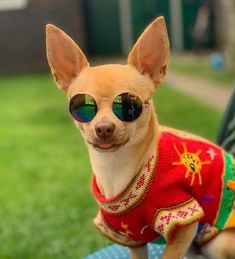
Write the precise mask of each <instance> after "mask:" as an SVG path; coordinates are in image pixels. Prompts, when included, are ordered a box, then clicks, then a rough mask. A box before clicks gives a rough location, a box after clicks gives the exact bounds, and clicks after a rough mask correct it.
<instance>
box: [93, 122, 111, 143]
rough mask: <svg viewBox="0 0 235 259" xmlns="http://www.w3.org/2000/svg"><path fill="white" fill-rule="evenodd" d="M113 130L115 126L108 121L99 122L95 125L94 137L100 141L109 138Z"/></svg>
mask: <svg viewBox="0 0 235 259" xmlns="http://www.w3.org/2000/svg"><path fill="white" fill-rule="evenodd" d="M114 130H115V125H114V124H113V123H112V122H109V121H101V122H98V123H97V124H96V125H95V132H96V135H97V136H98V137H99V138H101V139H107V138H110V137H111V136H112V135H113V132H114Z"/></svg>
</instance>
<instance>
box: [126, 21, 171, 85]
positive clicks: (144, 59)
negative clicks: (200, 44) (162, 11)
mask: <svg viewBox="0 0 235 259" xmlns="http://www.w3.org/2000/svg"><path fill="white" fill-rule="evenodd" d="M169 56H170V48H169V40H168V36H167V30H166V24H165V20H164V18H163V17H162V16H161V17H158V18H157V19H156V20H154V21H153V22H152V23H151V24H150V25H149V26H148V27H147V28H146V29H145V31H144V32H143V33H142V35H141V36H140V37H139V39H138V40H137V42H136V43H135V45H134V47H133V48H132V50H131V52H130V54H129V56H128V64H130V65H133V66H135V67H136V68H137V70H138V71H139V72H140V73H142V74H148V75H149V77H150V78H151V79H152V80H153V82H154V84H155V85H156V86H157V85H159V84H160V83H161V82H162V81H163V79H164V78H165V74H166V69H167V65H168V60H169Z"/></svg>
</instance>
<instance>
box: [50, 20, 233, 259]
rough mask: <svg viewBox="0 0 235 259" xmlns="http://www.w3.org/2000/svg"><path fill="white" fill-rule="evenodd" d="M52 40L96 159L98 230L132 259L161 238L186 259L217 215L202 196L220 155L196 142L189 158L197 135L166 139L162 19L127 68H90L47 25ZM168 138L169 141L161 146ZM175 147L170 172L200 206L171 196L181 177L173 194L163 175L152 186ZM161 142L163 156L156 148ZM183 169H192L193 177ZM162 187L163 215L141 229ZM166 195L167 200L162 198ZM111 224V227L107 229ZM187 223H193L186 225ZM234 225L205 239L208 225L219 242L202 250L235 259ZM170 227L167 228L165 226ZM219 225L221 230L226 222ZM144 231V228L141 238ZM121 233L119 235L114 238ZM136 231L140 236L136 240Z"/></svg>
mask: <svg viewBox="0 0 235 259" xmlns="http://www.w3.org/2000/svg"><path fill="white" fill-rule="evenodd" d="M46 32H47V57H48V62H49V65H50V68H51V71H52V74H53V77H54V79H55V81H56V83H57V85H58V87H59V88H60V89H61V90H63V91H64V92H65V93H66V94H67V96H68V99H69V101H70V108H69V109H70V113H71V115H72V117H73V119H74V122H75V124H76V126H77V127H78V128H79V129H80V130H81V132H82V135H83V137H84V139H85V142H86V145H87V148H88V151H89V156H90V160H91V164H92V169H93V172H94V178H93V193H94V195H95V196H96V199H97V201H98V203H99V206H100V208H101V212H100V213H99V214H98V216H97V218H96V220H95V223H96V225H97V227H98V228H99V229H100V230H101V232H102V233H103V234H105V235H106V236H108V237H109V238H111V239H112V240H114V241H117V242H118V243H121V244H124V245H127V246H129V247H130V253H131V258H133V259H138V258H139V259H143V258H147V249H146V243H147V242H148V240H150V241H151V240H153V239H156V238H158V237H159V236H160V235H162V236H164V237H165V240H166V241H169V242H168V244H167V245H166V248H165V251H164V254H163V257H162V258H169V259H174V258H182V257H183V256H184V255H185V253H186V251H187V249H188V248H189V246H190V245H191V243H192V241H193V240H194V238H195V234H196V232H197V229H198V226H199V223H198V222H199V221H200V222H201V219H204V218H207V217H206V216H204V217H203V215H204V208H207V207H206V206H209V208H212V206H211V205H210V204H209V203H210V202H212V201H213V200H216V199H217V196H218V195H217V196H216V193H214V194H212V193H209V194H207V196H205V197H204V196H202V195H201V189H199V188H203V186H204V184H205V183H206V182H207V180H206V177H205V174H206V171H205V170H207V168H209V167H210V165H211V164H212V162H213V161H214V160H215V158H216V157H218V156H219V153H220V152H221V151H220V149H219V148H217V147H216V146H214V145H212V144H208V143H207V144H205V145H206V148H208V151H207V152H205V154H204V153H203V152H204V151H203V147H202V148H201V147H200V145H202V146H203V145H204V144H202V142H201V141H202V140H201V139H199V138H195V139H196V140H195V141H194V142H193V143H194V144H193V145H194V146H195V145H196V147H195V148H194V150H193V148H192V150H193V151H192V150H191V151H190V152H189V151H188V150H187V148H189V146H190V143H189V142H188V139H189V138H190V136H191V135H190V136H188V135H184V133H180V132H178V131H174V130H172V133H169V134H168V133H164V132H165V131H167V130H166V129H165V128H162V127H160V126H159V124H158V122H157V119H156V115H155V111H154V108H153V104H152V101H151V96H152V95H153V93H154V91H155V89H156V88H157V86H159V84H160V83H161V82H162V81H163V80H164V78H165V74H166V70H167V65H168V60H169V55H170V52H169V42H168V36H167V31H166V26H165V22H164V18H163V17H159V18H157V19H156V20H155V21H153V22H152V23H151V24H150V25H149V26H148V27H147V29H146V30H145V31H144V32H143V34H142V35H141V36H140V38H139V39H138V41H137V42H136V44H135V45H134V47H133V49H132V50H131V52H130V54H129V57H128V64H127V65H103V66H97V67H90V66H89V64H88V61H87V59H86V57H85V55H84V54H83V52H82V51H81V50H80V48H79V47H78V46H77V45H76V44H75V43H74V41H73V40H72V39H71V38H69V36H67V35H66V34H65V33H64V32H63V31H61V30H60V29H58V28H57V27H55V26H53V25H47V30H46ZM176 116H177V114H176ZM163 134H165V136H167V140H160V138H162V135H163ZM171 139H174V140H175V142H174V144H173V145H172V155H169V159H170V158H171V157H173V158H172V159H173V160H172V161H173V162H170V165H169V167H170V168H171V169H172V170H173V169H174V168H176V167H177V168H178V167H180V169H179V171H177V172H178V175H180V174H181V175H182V178H181V180H182V185H183V184H185V186H186V187H185V188H183V189H184V190H185V189H188V188H189V187H190V186H193V187H195V188H196V189H195V193H200V195H199V196H200V197H199V198H197V201H198V202H199V200H200V201H201V203H200V202H199V203H200V205H199V204H198V202H197V201H196V200H195V199H193V198H192V197H194V196H193V195H192V197H191V196H190V197H188V196H187V195H188V194H185V193H182V194H181V192H180V191H178V189H177V188H176V190H175V192H174V191H172V194H171V190H172V189H174V182H177V181H181V180H179V178H177V177H178V176H176V179H177V180H176V181H174V182H172V183H171V182H170V179H171V178H170V176H169V175H168V177H167V176H166V179H167V180H166V181H165V182H168V181H169V182H170V183H169V186H170V187H169V188H165V189H163V187H162V186H165V182H161V181H163V180H161V179H162V178H164V177H160V175H161V172H157V176H156V177H157V180H156V183H155V180H152V178H151V177H152V176H153V175H154V172H155V171H156V169H155V167H156V164H157V167H158V166H159V167H160V165H161V163H162V166H164V164H165V162H164V161H166V160H167V159H168V158H166V159H165V158H164V159H163V158H162V157H163V156H164V155H163V153H164V152H162V153H161V152H160V150H159V149H160V146H161V147H162V148H164V147H165V146H166V145H168V143H170V141H171ZM164 141H165V142H164ZM177 141H178V142H177ZM180 141H181V142H180ZM159 142H160V144H159V146H157V149H158V150H157V151H156V143H159ZM195 143H196V144H195ZM208 145H210V146H208ZM173 153H174V154H173ZM206 153H207V154H206ZM169 154H170V153H169ZM166 157H167V156H166ZM174 159H175V160H174ZM203 159H204V160H203ZM162 160H164V161H163V162H164V163H163V162H161V161H162ZM202 160H203V161H202ZM212 160H213V161H212ZM227 160H229V161H230V164H232V163H233V162H234V161H233V160H232V158H231V157H229V156H227ZM217 167H218V165H217V164H216V168H217ZM184 168H187V171H186V172H185V171H184V170H183V169H184ZM214 169H215V168H214ZM157 170H158V169H157ZM181 171H183V172H182V173H181ZM218 171H219V170H218ZM172 172H173V171H172ZM213 173H214V172H213ZM166 175H167V174H166ZM172 175H173V173H172ZM154 177H155V176H154ZM215 178H216V177H215ZM220 178H221V177H220ZM133 179H134V180H133ZM154 179H155V178H154ZM152 181H153V182H152ZM130 183H131V186H130ZM158 183H159V187H158V188H159V190H162V191H161V192H160V193H159V194H158V196H156V197H154V199H153V200H156V203H157V202H158V203H161V204H160V205H161V209H159V208H158V209H157V207H156V206H157V205H154V208H156V211H157V212H156V211H155V212H154V213H153V218H151V222H152V223H150V224H148V223H146V222H147V221H146V222H142V221H143V220H142V219H141V217H142V214H141V213H143V212H144V211H147V210H148V209H149V207H148V206H146V202H148V199H150V198H149V197H150V196H151V195H152V196H153V195H154V193H153V190H152V189H153V188H152V187H150V186H151V185H155V184H156V186H157V184H158ZM133 186H134V187H133ZM228 186H229V187H231V189H232V186H233V181H230V180H229V181H228ZM128 188H130V189H128ZM131 188H132V189H131ZM133 188H135V189H133ZM151 188H152V189H151ZM156 188H157V187H156ZM161 188H162V189H161ZM208 188H209V187H208ZM212 189H214V188H212ZM227 189H228V188H227ZM130 190H131V191H130ZM168 190H169V192H168ZM199 190H200V191H199ZM147 192H148V194H146V193H147ZM229 192H230V193H232V190H230V189H229ZM123 193H124V194H123ZM149 193H150V194H149ZM193 193H194V192H193ZM163 194H164V195H165V196H161V195H163ZM122 195H124V196H123V197H125V199H124V198H123V197H122ZM125 195H126V196H125ZM177 195H178V196H179V197H180V198H181V200H182V201H183V202H182V203H181V205H180V207H177V206H178V205H177V206H176V200H175V199H174V197H175V196H177ZM152 196H151V197H152ZM164 197H166V199H169V200H172V201H171V204H170V205H171V206H170V207H169V208H168V207H167V208H166V207H164V206H165V205H164V200H165V198H164ZM169 197H170V198H169ZM203 197H204V198H203ZM121 199H122V200H121ZM198 199H199V200H198ZM218 199H219V198H218ZM220 201H221V200H220ZM141 202H142V203H143V204H145V207H144V209H139V207H140V203H141ZM162 204H163V205H162ZM208 204H209V205H208ZM129 205H130V206H129ZM147 205H148V204H147ZM128 206H129V207H128ZM201 206H202V208H203V209H202V208H201ZM126 209H128V210H129V211H130V214H131V213H132V215H131V220H129V221H125V218H124V216H123V215H124V214H125V210H126ZM138 209H139V210H138ZM212 210H213V209H212ZM189 212H190V213H189ZM230 212H231V215H230V217H231V218H232V217H234V214H232V213H234V210H233V208H231V211H230ZM151 213H152V208H150V209H149V213H147V216H146V215H145V216H146V217H152V216H151V215H152V214H151ZM161 213H162V214H161ZM164 213H165V214H164ZM145 214H146V213H145ZM214 214H216V213H214ZM217 214H218V213H217ZM112 216H114V217H113V218H112ZM109 218H110V221H111V223H112V226H110V225H109V223H107V222H106V221H108V220H109ZM186 218H187V221H184V220H185V219H186ZM231 218H230V219H231ZM153 219H154V220H153ZM233 219H234V218H232V219H231V220H230V221H229V220H227V221H226V222H224V223H223V226H224V225H226V224H227V225H226V226H227V227H221V228H230V229H228V230H223V231H218V229H217V228H215V227H208V226H207V225H206V226H207V227H208V228H209V231H205V225H204V228H203V229H204V230H203V231H204V232H203V235H206V234H208V233H210V235H212V236H213V237H215V238H213V239H212V240H211V241H210V242H209V243H206V244H205V245H204V246H203V247H202V252H203V253H204V254H206V255H207V256H209V257H210V258H218V259H223V258H235V230H234V229H233V228H231V222H232V220H233ZM164 220H165V223H166V224H165V225H164V224H160V223H161V222H163V221H164ZM202 221H203V220H202ZM217 221H218V222H219V223H220V224H222V223H221V222H222V221H223V216H221V218H220V219H217ZM169 222H170V224H169V225H168V223H169ZM175 222H176V223H175ZM214 222H215V221H214ZM228 222H229V223H228ZM111 223H110V224H111ZM203 223H205V222H203ZM219 223H218V224H219ZM138 224H140V225H141V224H142V225H141V228H140V229H139V230H138V227H139V225H138ZM229 224H230V225H229ZM116 226H118V227H117V229H118V230H115V228H116ZM178 226H182V227H178ZM232 227H233V226H232ZM208 228H207V229H206V230H208ZM120 229H121V230H120ZM137 230H138V231H139V232H138V231H137ZM173 230H174V231H173ZM134 231H137V232H138V233H137V232H136V233H137V234H136V235H135V234H134ZM173 232H174V235H172V234H173ZM145 233H146V236H145V235H144V234H145ZM215 233H216V234H215ZM141 235H143V238H142V236H141ZM201 235H202V234H201ZM137 237H140V238H137ZM137 239H138V240H137ZM207 241H208V238H207Z"/></svg>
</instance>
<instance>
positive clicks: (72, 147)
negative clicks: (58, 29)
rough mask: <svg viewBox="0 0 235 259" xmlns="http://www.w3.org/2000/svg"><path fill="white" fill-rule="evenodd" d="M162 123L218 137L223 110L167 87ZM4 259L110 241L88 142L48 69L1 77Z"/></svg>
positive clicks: (78, 253) (79, 251) (0, 235)
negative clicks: (99, 218) (97, 224)
mask: <svg viewBox="0 0 235 259" xmlns="http://www.w3.org/2000/svg"><path fill="white" fill-rule="evenodd" d="M154 100H155V103H156V107H157V111H158V114H159V115H158V117H159V120H160V122H162V123H164V124H167V125H170V126H173V127H174V126H175V127H178V128H181V129H185V130H189V131H193V132H195V133H197V134H200V135H202V136H204V137H207V138H210V139H212V140H213V139H215V136H216V132H217V128H218V125H219V123H220V114H219V113H218V112H216V111H214V110H212V109H210V108H208V107H206V106H204V105H201V104H199V103H198V102H196V101H195V100H193V99H192V98H188V97H185V96H183V95H181V94H179V93H177V92H175V91H173V90H170V89H169V88H167V87H161V89H159V90H158V91H157V93H156V95H155V98H154ZM0 110H1V113H0V125H1V126H0V204H1V210H0V219H1V220H0V243H1V246H0V258H1V259H2V258H18V259H22V258H24V259H27V258H74V259H75V258H76V259H77V258H82V257H83V256H85V255H87V254H89V253H91V252H92V251H94V250H96V249H98V248H100V247H102V246H104V245H107V244H108V243H109V242H108V241H106V240H105V239H104V238H103V237H101V236H100V235H99V234H98V233H97V232H96V229H95V228H94V227H93V225H92V219H93V217H94V216H95V214H96V212H97V206H96V203H95V201H94V200H93V198H92V197H91V192H90V178H91V168H90V164H89V159H88V155H87V152H86V148H85V145H84V143H83V140H82V138H81V136H80V133H79V132H78V130H77V129H76V128H75V127H74V125H73V123H72V122H71V119H70V117H69V115H68V111H67V100H66V98H65V97H64V96H63V94H62V93H61V92H59V91H58V90H57V89H56V87H55V86H54V83H53V81H52V79H51V77H50V76H49V75H47V74H41V75H28V76H15V77H6V78H1V79H0Z"/></svg>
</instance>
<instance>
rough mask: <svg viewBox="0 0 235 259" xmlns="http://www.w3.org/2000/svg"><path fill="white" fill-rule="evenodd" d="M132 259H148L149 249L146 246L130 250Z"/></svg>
mask: <svg viewBox="0 0 235 259" xmlns="http://www.w3.org/2000/svg"><path fill="white" fill-rule="evenodd" d="M129 250H130V256H131V259H148V249H147V245H146V246H141V247H138V248H129Z"/></svg>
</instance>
